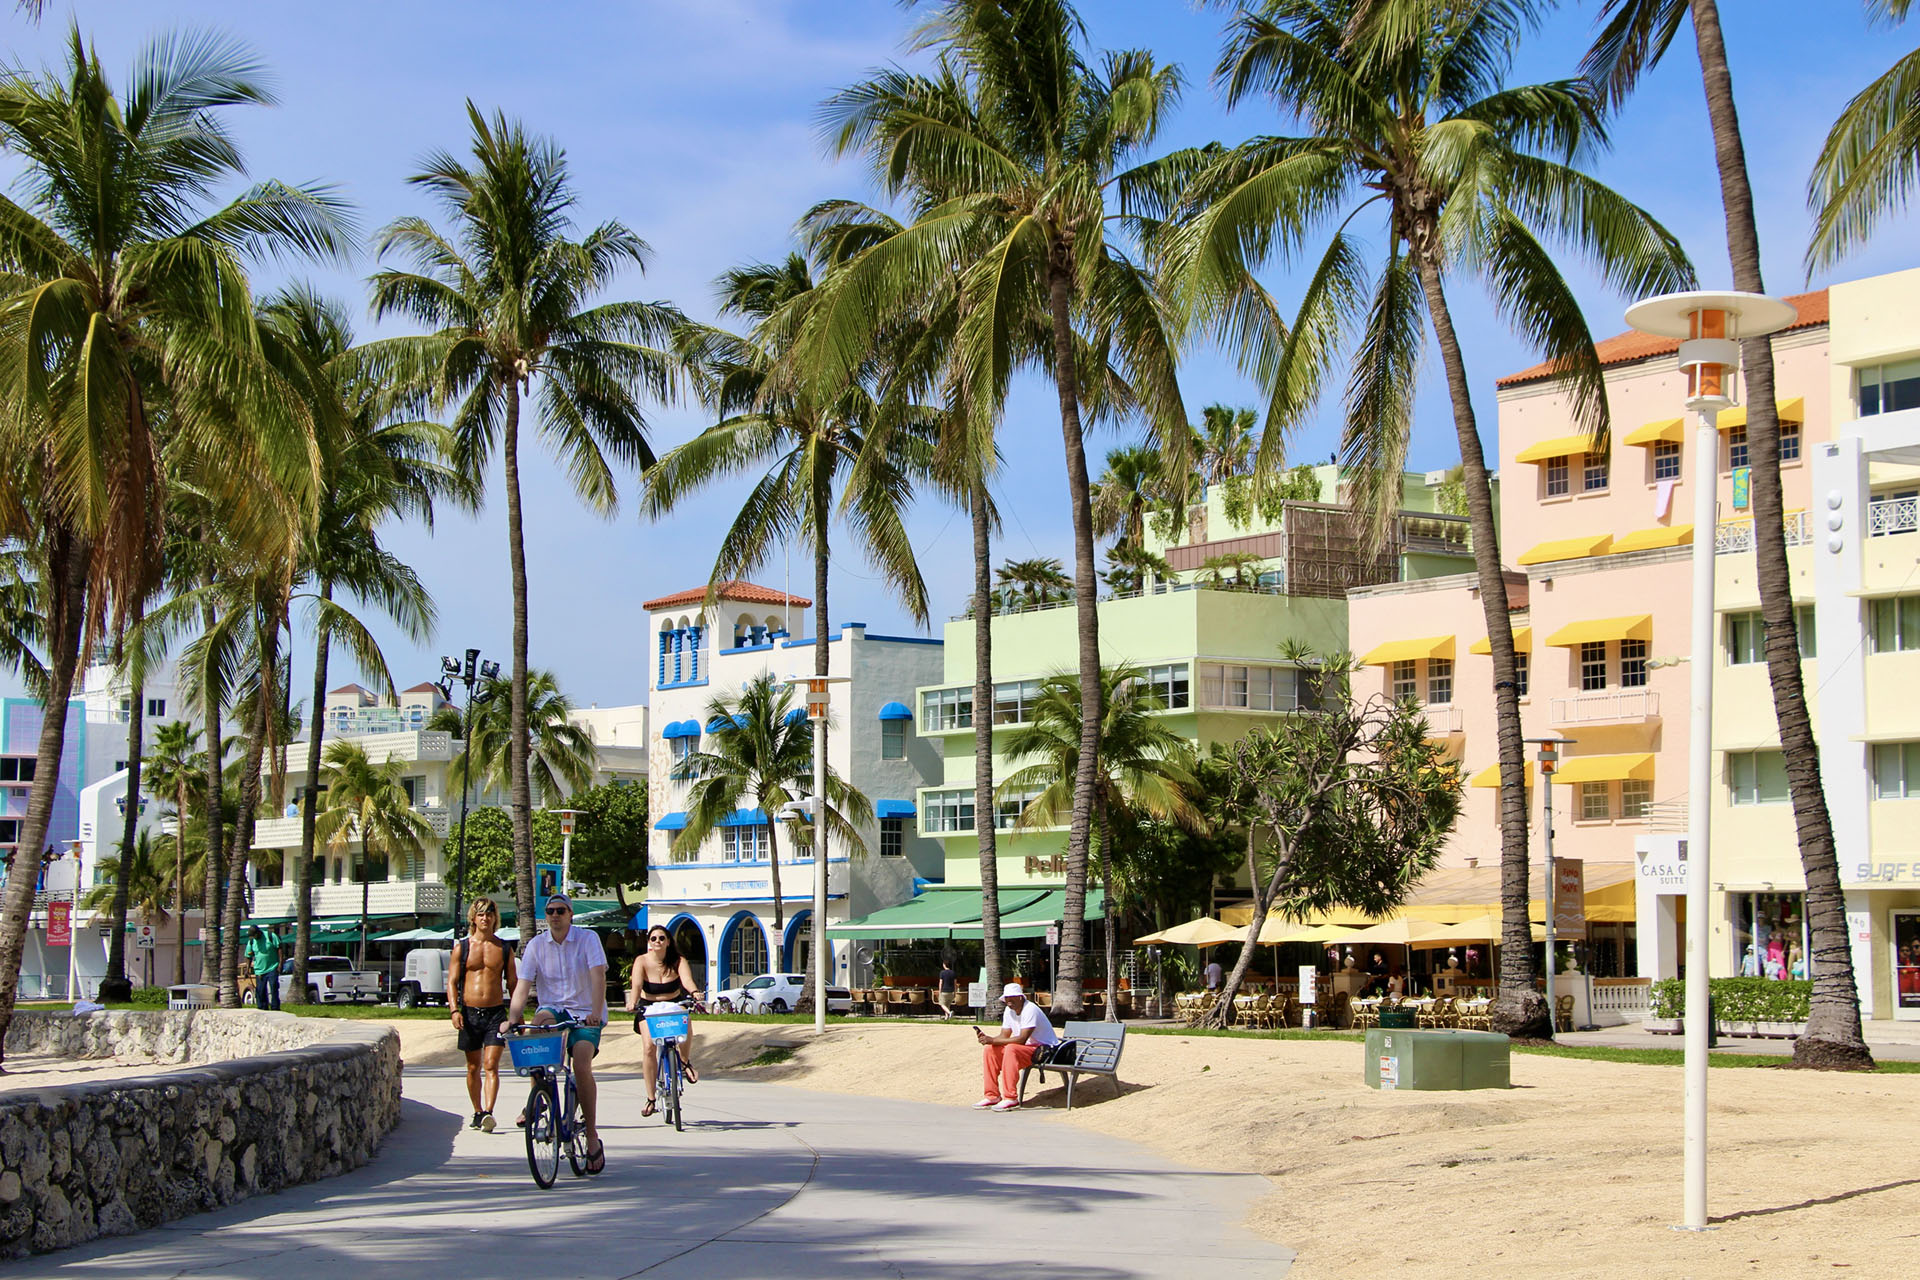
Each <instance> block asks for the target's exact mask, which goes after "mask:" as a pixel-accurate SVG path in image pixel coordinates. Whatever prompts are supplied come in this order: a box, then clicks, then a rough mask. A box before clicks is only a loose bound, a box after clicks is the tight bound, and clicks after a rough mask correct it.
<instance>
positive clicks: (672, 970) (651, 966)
mask: <svg viewBox="0 0 1920 1280" xmlns="http://www.w3.org/2000/svg"><path fill="white" fill-rule="evenodd" d="M643 995H644V996H645V997H646V1001H647V1002H646V1010H645V1011H646V1012H647V1013H676V1012H678V1011H679V1009H680V1005H679V1003H678V1002H679V1001H682V1000H691V1001H692V1002H693V1003H694V1005H695V1007H696V1008H697V1007H699V1003H700V995H701V992H700V989H699V986H698V984H696V983H695V982H694V980H693V966H692V965H690V964H688V963H687V958H686V957H685V956H683V955H681V954H680V953H679V952H678V951H676V950H674V947H673V938H672V936H671V935H670V934H668V933H667V931H666V929H664V928H662V927H661V926H659V925H655V926H654V927H653V928H651V929H649V930H647V949H646V950H645V951H644V952H642V953H641V954H640V955H638V956H636V957H635V958H634V961H633V972H632V973H630V974H629V975H628V976H627V1012H628V1013H635V1012H638V1011H639V1010H640V1008H641V1004H640V997H641V996H643ZM702 1012H704V1010H702ZM634 1025H635V1029H636V1030H637V1031H639V1033H640V1039H641V1041H642V1043H644V1044H645V1046H646V1049H645V1052H644V1053H643V1054H642V1055H641V1059H640V1061H641V1063H642V1064H643V1065H644V1067H645V1069H646V1075H647V1105H646V1107H645V1108H644V1109H643V1110H642V1111H641V1112H640V1114H641V1115H643V1116H650V1115H652V1114H653V1113H654V1111H655V1110H656V1109H657V1108H656V1104H655V1101H654V1091H655V1090H656V1089H657V1088H658V1087H659V1083H660V1055H659V1054H658V1053H656V1052H655V1051H654V1047H653V1037H652V1036H651V1035H649V1034H648V1033H647V1024H646V1021H645V1020H644V1019H638V1020H636V1021H635V1024H634ZM680 1062H681V1065H682V1067H683V1069H684V1070H685V1071H686V1073H687V1083H689V1084H699V1083H700V1075H699V1073H698V1072H696V1071H695V1070H694V1069H693V1033H692V1032H691V1031H689V1032H688V1033H687V1037H686V1039H685V1040H683V1041H681V1042H680Z"/></svg>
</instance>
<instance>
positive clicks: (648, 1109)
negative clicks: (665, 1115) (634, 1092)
mask: <svg viewBox="0 0 1920 1280" xmlns="http://www.w3.org/2000/svg"><path fill="white" fill-rule="evenodd" d="M659 1109H660V1104H659V1103H658V1102H656V1101H654V1100H653V1099H652V1098H648V1099H647V1105H646V1106H644V1107H642V1108H640V1116H641V1118H642V1119H645V1118H646V1117H647V1116H650V1115H652V1114H653V1113H654V1112H656V1111H658V1110H659Z"/></svg>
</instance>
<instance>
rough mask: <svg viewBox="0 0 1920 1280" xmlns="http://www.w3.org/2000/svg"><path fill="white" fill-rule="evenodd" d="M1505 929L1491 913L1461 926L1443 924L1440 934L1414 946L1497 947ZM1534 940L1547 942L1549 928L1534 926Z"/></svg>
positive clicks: (1433, 935) (1461, 923)
mask: <svg viewBox="0 0 1920 1280" xmlns="http://www.w3.org/2000/svg"><path fill="white" fill-rule="evenodd" d="M1503 927H1504V922H1503V921H1502V919H1501V917H1499V916H1497V915H1494V914H1493V913H1491V912H1489V913H1487V914H1486V915H1483V916H1475V917H1474V918H1473V919H1471V920H1462V921H1461V922H1460V923H1459V924H1443V925H1441V926H1439V929H1440V932H1438V933H1435V934H1432V935H1429V936H1428V937H1425V938H1422V939H1421V940H1420V941H1418V942H1416V943H1414V944H1413V945H1414V946H1416V947H1420V948H1422V949H1425V948H1428V947H1457V946H1463V945H1466V944H1468V943H1474V942H1486V943H1492V944H1496V945H1497V944H1498V943H1499V941H1500V934H1501V930H1502V928H1503ZM1533 940H1534V941H1535V942H1545V941H1546V940H1547V926H1545V925H1543V924H1535V925H1534V926H1533Z"/></svg>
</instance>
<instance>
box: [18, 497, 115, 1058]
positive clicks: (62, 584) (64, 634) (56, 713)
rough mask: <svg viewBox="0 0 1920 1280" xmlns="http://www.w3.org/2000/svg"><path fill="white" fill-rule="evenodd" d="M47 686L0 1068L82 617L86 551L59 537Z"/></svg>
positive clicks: (21, 865) (26, 823) (53, 556)
mask: <svg viewBox="0 0 1920 1280" xmlns="http://www.w3.org/2000/svg"><path fill="white" fill-rule="evenodd" d="M47 542H48V546H47V592H46V596H47V602H46V637H47V687H46V691H45V693H44V695H43V697H42V698H41V702H40V708H41V720H40V744H39V747H38V748H37V750H36V753H35V756H34V761H35V763H34V775H33V786H32V788H31V789H30V790H29V791H28V792H27V812H26V814H25V816H24V817H22V818H21V820H20V841H19V844H17V845H16V846H15V853H14V856H13V866H12V867H11V868H10V869H9V870H8V872H7V883H6V890H5V893H4V894H3V895H0V1064H4V1063H5V1061H6V1047H5V1046H6V1039H7V1028H8V1027H9V1026H11V1025H12V1023H13V1003H14V999H15V997H16V996H18V995H19V992H20V959H21V956H22V954H23V953H24V952H25V951H26V945H27V918H28V916H29V915H30V914H31V912H32V911H33V898H34V890H35V888H36V887H37V886H38V884H39V880H40V851H41V848H42V847H43V844H44V842H45V840H46V838H47V826H48V824H49V823H50V822H52V820H53V797H54V792H55V791H56V790H57V789H58V788H59V785H60V760H61V757H62V756H63V755H64V754H65V752H66V745H67V700H68V698H70V697H71V696H72V695H73V677H74V673H75V671H77V670H78V669H79V666H80V637H81V631H82V629H83V626H84V619H85V617H86V602H87V568H88V562H89V561H90V560H92V558H93V556H92V547H91V545H90V544H89V543H88V542H87V541H86V540H85V539H84V538H79V537H76V536H74V535H73V534H71V533H70V532H68V531H66V530H61V529H54V530H49V531H48V537H47Z"/></svg>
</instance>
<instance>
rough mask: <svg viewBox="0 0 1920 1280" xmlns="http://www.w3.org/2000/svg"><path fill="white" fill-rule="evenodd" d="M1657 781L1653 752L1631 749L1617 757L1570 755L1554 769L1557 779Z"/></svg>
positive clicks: (1571, 780) (1555, 779)
mask: <svg viewBox="0 0 1920 1280" xmlns="http://www.w3.org/2000/svg"><path fill="white" fill-rule="evenodd" d="M1627 779H1632V780H1633V781H1635V782H1652V781H1653V753H1652V752H1651V751H1629V752H1626V753H1624V754H1622V755H1617V756H1569V757H1567V758H1566V759H1565V760H1562V761H1561V762H1560V767H1559V768H1558V769H1555V770H1554V771H1553V780H1554V781H1555V782H1622V781H1625V780H1627Z"/></svg>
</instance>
